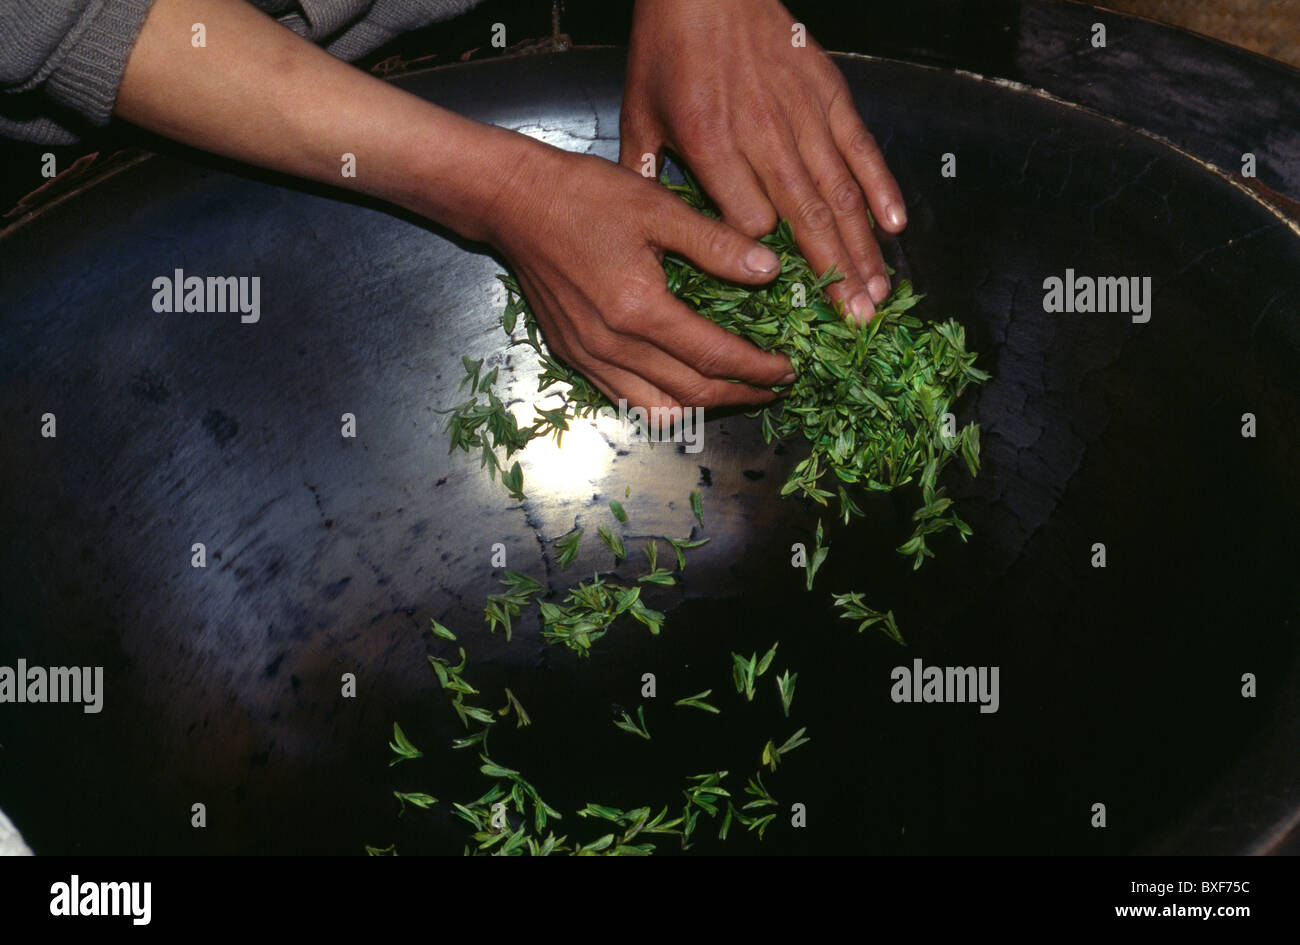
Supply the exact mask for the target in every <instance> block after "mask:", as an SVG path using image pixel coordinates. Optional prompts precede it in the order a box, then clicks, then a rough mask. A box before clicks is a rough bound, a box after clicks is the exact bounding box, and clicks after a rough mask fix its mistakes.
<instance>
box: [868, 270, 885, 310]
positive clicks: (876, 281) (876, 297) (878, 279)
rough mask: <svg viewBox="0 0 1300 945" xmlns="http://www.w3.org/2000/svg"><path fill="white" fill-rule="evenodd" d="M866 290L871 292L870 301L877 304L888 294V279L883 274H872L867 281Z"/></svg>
mask: <svg viewBox="0 0 1300 945" xmlns="http://www.w3.org/2000/svg"><path fill="white" fill-rule="evenodd" d="M867 291H868V292H870V293H871V299H872V301H874V302H875V303H876V304H877V305H879V304H880V303H881V302H882V301H884V299H885V296H887V295H888V294H889V280H888V279H886V278H885V277H884V276H873V277H872V278H871V281H870V282H868V283H867Z"/></svg>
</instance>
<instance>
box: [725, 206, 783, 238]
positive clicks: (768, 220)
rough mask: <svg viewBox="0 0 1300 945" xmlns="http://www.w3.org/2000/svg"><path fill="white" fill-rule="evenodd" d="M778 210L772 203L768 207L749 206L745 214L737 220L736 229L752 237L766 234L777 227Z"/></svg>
mask: <svg viewBox="0 0 1300 945" xmlns="http://www.w3.org/2000/svg"><path fill="white" fill-rule="evenodd" d="M776 223H777V220H776V211H775V210H774V209H772V207H771V205H768V206H766V207H747V208H746V209H745V211H744V213H743V215H741V216H739V217H738V218H737V220H736V223H735V226H736V229H738V230H740V232H742V233H744V234H745V235H746V236H748V237H750V238H751V239H757V238H758V237H760V236H766V235H767V234H768V233H771V232H772V231H773V230H774V229H776Z"/></svg>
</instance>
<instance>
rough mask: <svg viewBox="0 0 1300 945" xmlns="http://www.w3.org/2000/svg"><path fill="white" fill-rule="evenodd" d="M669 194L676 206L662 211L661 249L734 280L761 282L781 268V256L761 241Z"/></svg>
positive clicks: (756, 283) (719, 275) (767, 279)
mask: <svg viewBox="0 0 1300 945" xmlns="http://www.w3.org/2000/svg"><path fill="white" fill-rule="evenodd" d="M668 196H669V199H670V200H671V203H672V204H674V205H675V206H671V207H669V208H668V212H667V213H666V214H665V217H666V219H665V220H664V225H663V226H662V227H661V228H660V229H661V232H660V238H659V241H658V242H659V246H660V248H662V249H666V250H669V251H671V252H674V253H678V254H680V255H682V256H685V257H686V258H687V259H689V260H691V262H693V263H695V265H697V266H699V267H700V268H701V269H703V270H704V271H705V272H708V273H710V274H711V275H714V276H718V277H719V278H722V279H731V280H733V281H735V282H748V283H751V284H754V285H761V284H763V283H764V282H771V281H772V280H773V279H774V278H776V276H777V274H778V273H779V272H780V271H781V260H780V258H778V256H777V255H776V253H774V252H772V251H771V250H770V249H768V248H767V247H766V246H764V245H763V244H762V243H760V242H758V241H757V240H754V239H751V238H750V237H748V236H746V235H745V234H744V233H741V232H740V231H739V230H737V229H735V228H734V227H732V226H729V225H727V224H726V223H723V222H722V221H721V220H714V219H713V218H711V217H706V216H705V215H704V214H702V213H697V212H696V211H694V210H692V209H691V208H690V207H688V206H686V204H685V203H683V202H682V201H681V200H680V199H679V198H677V197H675V196H672V195H668Z"/></svg>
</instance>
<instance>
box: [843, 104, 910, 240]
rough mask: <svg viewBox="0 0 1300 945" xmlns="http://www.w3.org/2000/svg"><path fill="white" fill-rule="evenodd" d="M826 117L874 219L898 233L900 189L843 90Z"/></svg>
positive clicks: (902, 217)
mask: <svg viewBox="0 0 1300 945" xmlns="http://www.w3.org/2000/svg"><path fill="white" fill-rule="evenodd" d="M827 118H828V120H829V122H830V130H831V135H832V136H833V138H834V140H835V144H836V146H837V147H838V149H839V152H840V154H842V155H843V156H844V161H845V163H846V164H847V165H848V167H849V170H850V171H852V173H853V176H854V177H855V178H856V179H857V181H858V184H859V185H861V187H862V191H863V193H865V194H866V196H867V201H868V203H869V204H870V206H871V212H872V213H873V214H875V217H876V222H877V223H879V224H880V226H881V227H883V228H884V229H886V230H888V231H889V232H890V233H898V232H900V231H901V230H902V229H903V227H905V226H907V208H906V207H905V206H904V204H903V194H902V191H900V190H899V189H898V181H896V180H894V175H893V174H891V173H890V172H889V167H888V165H886V164H885V156H884V155H883V154H881V153H880V148H879V147H877V146H876V139H875V138H873V137H871V134H870V132H868V131H867V128H866V126H865V125H864V124H863V123H862V117H861V116H860V115H859V114H858V111H857V109H856V108H855V107H854V105H853V99H852V97H851V96H850V95H849V94H848V92H847V91H846V92H844V93H843V94H841V95H837V96H836V97H835V98H834V99H833V100H832V101H831V105H830V109H829V111H828V114H827Z"/></svg>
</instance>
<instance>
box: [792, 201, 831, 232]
mask: <svg viewBox="0 0 1300 945" xmlns="http://www.w3.org/2000/svg"><path fill="white" fill-rule="evenodd" d="M796 218H797V219H798V220H799V222H800V223H802V224H803V226H804V229H806V230H808V231H810V232H812V233H824V232H826V231H827V230H829V229H830V228H831V227H833V226H834V225H835V214H834V212H833V211H832V210H831V208H830V205H829V204H827V203H826V201H824V200H822V199H821V198H811V199H809V200H806V201H805V202H804V203H803V205H802V206H801V207H800V208H799V211H798V213H797V215H796Z"/></svg>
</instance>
